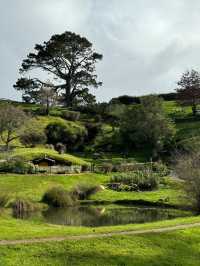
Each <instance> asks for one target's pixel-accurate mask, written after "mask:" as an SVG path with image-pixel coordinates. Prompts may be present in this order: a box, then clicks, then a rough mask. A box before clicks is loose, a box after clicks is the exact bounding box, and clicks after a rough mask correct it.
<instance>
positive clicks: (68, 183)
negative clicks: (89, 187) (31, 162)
mask: <svg viewBox="0 0 200 266" xmlns="http://www.w3.org/2000/svg"><path fill="white" fill-rule="evenodd" d="M106 180H107V177H106V176H104V175H97V174H80V175H67V176H63V175H16V174H7V175H0V194H4V193H5V194H9V196H10V198H15V197H22V198H27V199H30V200H33V201H39V200H40V199H41V197H42V195H43V194H44V192H45V191H46V190H47V189H49V188H50V187H53V186H59V185H62V186H64V187H65V188H66V189H68V190H70V189H71V188H72V187H74V186H75V185H76V184H77V183H80V182H86V183H88V184H90V183H91V184H102V183H104V182H105V181H106Z"/></svg>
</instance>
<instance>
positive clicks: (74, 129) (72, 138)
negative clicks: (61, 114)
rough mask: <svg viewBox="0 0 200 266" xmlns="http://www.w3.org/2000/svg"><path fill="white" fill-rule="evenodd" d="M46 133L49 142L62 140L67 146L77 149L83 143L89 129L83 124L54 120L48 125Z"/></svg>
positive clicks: (54, 142)
mask: <svg viewBox="0 0 200 266" xmlns="http://www.w3.org/2000/svg"><path fill="white" fill-rule="evenodd" d="M71 123H72V122H71ZM46 135H47V139H48V143H51V144H57V143H59V142H62V143H63V144H65V145H66V147H67V148H69V149H76V148H78V147H79V146H81V145H82V144H83V142H84V139H85V136H86V135H87V130H86V129H85V127H83V126H79V125H74V123H73V124H67V123H63V122H54V123H50V124H49V125H48V126H47V128H46Z"/></svg>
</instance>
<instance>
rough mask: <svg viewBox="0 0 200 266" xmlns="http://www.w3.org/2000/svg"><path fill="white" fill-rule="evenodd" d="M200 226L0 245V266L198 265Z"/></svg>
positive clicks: (199, 257)
mask: <svg viewBox="0 0 200 266" xmlns="http://www.w3.org/2000/svg"><path fill="white" fill-rule="evenodd" d="M199 261H200V228H193V229H185V230H178V231H174V232H170V233H160V234H146V235H140V236H134V237H133V236H115V237H109V238H105V239H87V240H78V241H64V242H60V243H47V244H37V245H36V244H33V245H27V246H26V245H20V246H19V245H18V246H12V247H9V248H8V247H0V265H4V266H11V265H13V266H14V265H21V266H23V265H24V266H25V265H33V266H36V265H37V266H39V265H40V266H42V265H54V266H60V265H70V266H71V265H74V266H75V265H76V266H79V265H84V266H90V265H91V266H92V265H104V266H112V265H113V266H116V265H121V266H122V265H124V266H125V265H126V266H129V265H130V266H132V265H137V266H146V265H148V266H172V265H174V266H175V265H177V266H188V265H190V266H198V265H200V262H199Z"/></svg>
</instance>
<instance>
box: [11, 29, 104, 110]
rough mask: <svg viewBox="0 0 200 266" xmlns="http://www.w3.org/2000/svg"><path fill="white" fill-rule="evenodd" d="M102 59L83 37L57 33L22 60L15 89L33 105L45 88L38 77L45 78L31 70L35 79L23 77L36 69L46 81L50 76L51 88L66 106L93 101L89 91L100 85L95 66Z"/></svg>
mask: <svg viewBox="0 0 200 266" xmlns="http://www.w3.org/2000/svg"><path fill="white" fill-rule="evenodd" d="M101 59H102V55H101V54H99V53H96V52H95V51H94V49H93V47H92V43H91V42H89V41H88V40H87V39H86V38H85V37H81V36H80V35H77V34H75V33H73V32H69V31H66V32H64V33H63V34H56V35H53V36H52V37H51V38H50V40H49V41H47V42H44V43H43V44H36V46H35V50H34V52H33V53H29V54H28V56H27V58H26V59H24V60H23V62H22V66H21V68H20V73H21V74H22V75H23V76H22V77H21V78H20V79H18V81H17V82H16V84H15V85H14V87H15V88H16V89H17V90H20V91H22V92H23V97H24V99H29V100H30V101H33V102H34V100H35V98H37V93H38V91H40V89H41V87H42V86H44V85H46V84H45V81H43V79H42V78H41V76H45V75H44V74H42V75H41V74H39V73H38V72H36V71H33V72H34V73H33V72H32V74H34V77H29V78H28V77H26V76H25V74H27V73H29V72H30V71H32V70H38V69H39V70H41V71H42V72H45V73H48V74H50V75H49V77H48V78H50V77H52V80H53V84H54V89H55V91H56V92H57V93H58V94H59V95H60V99H61V101H62V102H63V104H64V105H65V106H68V107H70V106H72V105H73V104H74V103H75V102H92V101H94V99H95V98H94V96H93V95H92V94H90V93H89V88H90V87H95V88H97V87H98V86H100V85H101V82H98V81H97V75H96V71H95V64H96V63H97V62H98V61H99V60H101ZM36 73H37V74H38V75H36ZM44 80H45V79H44Z"/></svg>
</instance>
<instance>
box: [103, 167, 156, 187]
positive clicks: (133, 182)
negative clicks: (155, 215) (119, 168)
mask: <svg viewBox="0 0 200 266" xmlns="http://www.w3.org/2000/svg"><path fill="white" fill-rule="evenodd" d="M158 186H159V178H158V175H157V174H155V173H153V172H151V171H135V172H130V173H124V174H118V175H114V176H113V177H112V178H111V180H110V183H109V184H108V187H109V188H111V189H113V190H117V191H151V190H154V189H157V188H158Z"/></svg>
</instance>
